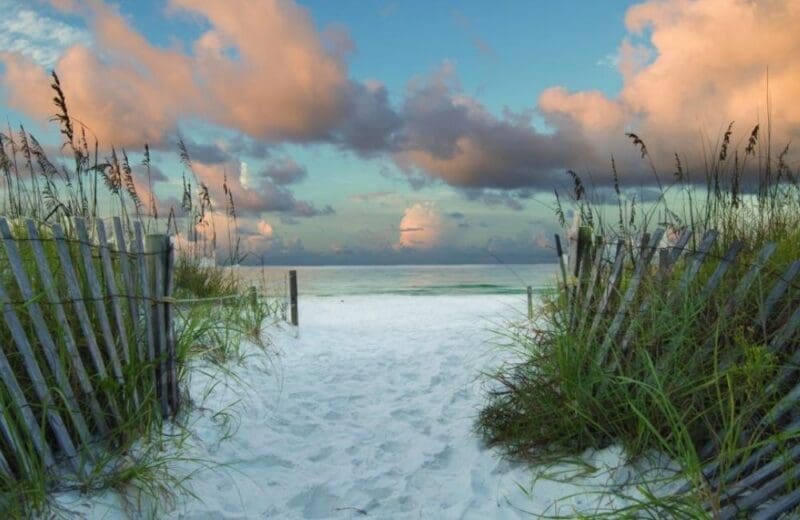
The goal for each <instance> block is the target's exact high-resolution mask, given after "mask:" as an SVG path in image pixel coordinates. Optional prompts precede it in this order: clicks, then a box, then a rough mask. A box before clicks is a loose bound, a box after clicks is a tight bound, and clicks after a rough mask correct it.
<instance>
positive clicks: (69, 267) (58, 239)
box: [50, 223, 122, 422]
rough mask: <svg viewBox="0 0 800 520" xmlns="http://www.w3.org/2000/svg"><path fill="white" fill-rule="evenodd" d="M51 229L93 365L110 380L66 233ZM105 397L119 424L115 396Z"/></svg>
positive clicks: (108, 392) (119, 418)
mask: <svg viewBox="0 0 800 520" xmlns="http://www.w3.org/2000/svg"><path fill="white" fill-rule="evenodd" d="M50 229H51V230H52V231H53V239H54V241H55V244H56V251H57V252H58V258H59V260H60V261H61V272H62V273H63V274H64V280H65V281H66V283H67V292H68V293H69V297H70V299H72V306H73V309H74V310H75V315H76V319H77V321H78V324H79V326H80V328H81V332H82V333H83V337H84V339H85V340H86V345H87V347H88V349H89V355H90V356H91V358H92V364H93V365H94V369H95V371H96V372H97V374H98V375H99V376H100V378H101V379H103V380H105V379H108V378H109V374H108V371H107V370H106V365H105V360H103V356H102V355H101V354H100V347H99V345H98V343H97V338H96V337H95V334H94V328H93V327H92V321H91V318H89V312H88V311H87V309H86V305H84V302H83V300H84V297H83V293H82V292H81V289H80V284H79V283H78V277H77V275H76V274H75V268H74V266H73V264H72V255H71V254H70V252H69V247H68V246H67V242H66V237H65V236H64V231H63V230H62V229H61V225H60V224H58V223H55V224H53V225H52V226H50ZM105 395H106V399H107V400H108V405H109V408H111V411H112V413H113V415H114V417H115V419H116V420H117V422H120V421H121V419H122V415H121V414H120V412H119V407H118V406H117V402H116V399H115V398H114V395H113V394H112V393H111V392H110V391H108V390H107V391H106V392H105Z"/></svg>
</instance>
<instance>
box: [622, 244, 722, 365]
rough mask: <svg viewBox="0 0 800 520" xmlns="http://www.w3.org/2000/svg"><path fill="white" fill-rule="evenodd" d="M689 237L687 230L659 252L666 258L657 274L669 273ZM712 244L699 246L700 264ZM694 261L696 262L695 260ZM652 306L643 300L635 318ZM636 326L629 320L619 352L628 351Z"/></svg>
mask: <svg viewBox="0 0 800 520" xmlns="http://www.w3.org/2000/svg"><path fill="white" fill-rule="evenodd" d="M691 236H692V232H690V231H689V230H686V231H684V232H683V233H682V234H681V236H680V237H678V241H677V242H676V243H675V245H673V246H671V247H669V248H667V249H661V250H659V251H660V252H666V254H665V255H663V256H666V259H665V260H664V261H663V264H661V263H660V264H659V273H661V272H662V270H663V271H669V270H670V269H671V268H672V265H673V264H674V263H675V262H676V261H677V260H678V258H680V255H681V253H682V252H683V250H684V248H685V246H686V244H687V243H688V242H689V239H690V238H691ZM712 244H713V241H711V242H704V243H703V244H701V246H700V247H701V249H700V251H699V253H700V254H701V255H702V257H701V258H700V259H699V260H700V264H702V261H703V260H704V259H705V255H706V254H707V253H708V249H710V247H711V245H712ZM696 261H697V259H696ZM659 262H661V260H659ZM698 269H699V267H698ZM696 274H697V271H694V273H693V274H690V275H689V276H688V278H684V280H682V283H681V285H682V286H686V287H688V285H689V283H690V282H691V280H692V278H694V275H696ZM675 294H677V293H675ZM667 297H668V298H674V294H672V293H671V294H669V295H667ZM652 304H653V297H652V296H650V297H649V298H647V299H645V300H644V301H643V302H642V303H641V304H640V305H639V310H638V311H637V313H636V317H639V316H644V315H646V314H647V312H648V311H649V310H650V307H651V305H652ZM636 324H637V320H636V319H635V318H634V319H631V320H630V323H629V324H628V328H627V330H626V331H625V333H624V334H623V335H622V342H621V346H622V348H621V350H622V352H626V351H627V350H628V347H629V346H630V344H631V341H633V338H634V336H635V335H636ZM611 368H612V370H616V364H615V363H614V364H613V365H612V367H611Z"/></svg>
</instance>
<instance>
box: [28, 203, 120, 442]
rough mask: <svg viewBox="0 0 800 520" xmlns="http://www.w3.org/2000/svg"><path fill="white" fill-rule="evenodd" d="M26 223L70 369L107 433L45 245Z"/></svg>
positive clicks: (104, 431)
mask: <svg viewBox="0 0 800 520" xmlns="http://www.w3.org/2000/svg"><path fill="white" fill-rule="evenodd" d="M25 225H26V227H27V229H28V238H30V240H31V247H32V248H33V258H34V260H35V261H36V267H37V269H38V271H39V277H40V278H41V280H42V286H43V287H44V290H45V295H46V296H47V300H48V302H49V303H50V306H51V307H52V309H53V311H54V312H55V315H56V322H57V324H58V327H59V330H60V334H61V337H62V339H63V341H64V345H65V346H66V348H67V352H68V353H69V356H70V360H71V361H72V369H73V370H74V371H75V375H76V376H77V379H78V384H79V385H80V388H81V393H82V395H83V397H84V398H85V399H86V400H87V401H88V402H89V409H90V411H91V412H92V418H93V419H94V422H95V425H96V426H97V428H98V429H99V430H100V433H101V434H106V433H108V423H107V422H106V419H105V414H104V413H103V410H102V408H101V407H100V403H99V402H98V401H97V397H96V396H95V393H94V388H93V386H92V382H91V380H90V379H89V373H88V372H87V371H86V367H85V366H84V364H83V359H82V358H81V355H80V352H79V351H78V345H77V343H76V341H75V337H74V336H73V334H72V326H71V325H70V323H69V320H68V319H67V314H66V312H65V311H64V304H63V303H62V302H61V301H60V298H59V295H58V293H57V291H56V283H55V280H54V278H53V275H52V273H51V272H50V265H49V264H48V262H47V257H46V256H45V253H44V249H43V248H42V244H41V241H40V238H39V231H38V230H37V228H36V223H35V222H34V221H33V220H31V219H27V220H26V221H25Z"/></svg>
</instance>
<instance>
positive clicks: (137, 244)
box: [131, 222, 156, 363]
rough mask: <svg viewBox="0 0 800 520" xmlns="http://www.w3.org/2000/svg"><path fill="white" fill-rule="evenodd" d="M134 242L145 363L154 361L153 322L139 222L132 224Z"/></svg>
mask: <svg viewBox="0 0 800 520" xmlns="http://www.w3.org/2000/svg"><path fill="white" fill-rule="evenodd" d="M133 233H134V240H133V242H132V243H131V251H132V253H133V255H134V256H135V257H136V262H135V263H134V266H136V267H137V268H138V273H139V276H138V279H137V282H138V284H139V289H140V291H141V293H142V300H143V304H142V305H143V306H144V308H145V309H144V312H143V318H144V323H145V332H146V341H147V361H148V362H151V363H152V362H153V361H154V360H155V357H156V356H155V345H154V344H153V321H152V313H151V312H150V308H151V307H152V305H153V302H152V298H151V295H150V277H149V274H148V272H147V264H146V259H145V253H144V239H143V236H142V225H141V223H139V222H134V223H133Z"/></svg>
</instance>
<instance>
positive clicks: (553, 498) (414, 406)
mask: <svg viewBox="0 0 800 520" xmlns="http://www.w3.org/2000/svg"><path fill="white" fill-rule="evenodd" d="M524 308H525V302H524V300H522V299H520V297H517V296H458V297H455V296H424V297H415V296H370V295H367V296H351V297H344V298H343V299H340V298H306V299H304V300H303V301H302V302H301V323H302V326H301V328H300V331H299V335H298V336H297V337H295V333H294V331H292V330H286V329H289V328H288V327H286V328H285V330H282V331H278V332H274V331H273V332H272V334H273V336H274V337H273V339H274V342H275V344H276V347H277V354H276V355H273V356H272V359H271V361H270V363H271V365H270V364H267V367H266V368H267V370H265V366H264V365H265V362H264V360H263V356H260V355H255V356H253V357H251V358H250V359H249V361H247V362H245V363H244V365H243V366H241V367H237V368H236V369H235V370H236V374H237V376H238V377H239V378H240V379H241V380H242V383H244V384H242V383H238V382H236V381H234V380H231V381H230V383H229V386H228V387H227V388H226V387H222V386H217V387H216V388H214V390H213V391H211V393H210V394H209V396H208V397H207V399H206V400H205V401H204V402H203V403H199V404H200V405H201V407H199V408H198V409H196V410H194V411H193V412H192V414H191V417H190V419H189V423H190V424H191V425H192V426H191V430H192V432H193V434H192V438H191V440H190V443H189V448H188V450H187V451H186V452H185V453H184V455H185V456H188V457H199V458H202V459H206V460H210V461H212V462H213V463H215V464H221V465H222V466H221V467H219V468H217V469H213V470H204V471H202V472H200V473H198V474H195V475H194V476H193V478H192V480H191V482H190V483H189V487H190V488H191V489H192V491H193V492H194V493H195V494H196V495H197V497H198V498H199V499H194V498H179V499H178V500H177V501H176V502H175V503H173V504H162V507H165V508H168V509H170V515H171V516H172V517H174V518H361V517H371V518H432V519H433V518H436V519H449V518H453V519H456V518H475V519H484V518H521V517H527V516H528V514H526V512H532V513H539V514H541V513H546V514H553V513H560V514H569V513H570V512H571V511H573V508H577V509H580V510H582V511H583V512H585V513H588V514H591V513H592V512H593V511H596V510H597V508H598V507H600V508H603V507H607V506H608V505H609V500H610V499H609V498H608V497H604V496H598V495H595V494H585V493H583V492H584V491H591V490H592V489H593V488H592V486H594V485H595V484H608V483H611V482H617V483H618V484H623V481H624V480H626V479H627V478H629V477H630V470H629V469H628V468H625V467H622V466H620V457H619V455H620V454H619V450H616V449H613V448H612V449H608V450H604V451H602V452H598V453H594V454H587V456H586V460H587V461H588V462H590V463H591V464H592V465H593V466H595V467H597V468H598V470H599V471H597V472H595V473H593V474H592V475H590V476H588V477H584V478H581V479H579V480H577V481H576V483H574V484H560V483H557V482H553V481H549V480H546V479H544V480H542V479H540V480H535V481H534V479H533V474H532V472H531V470H530V469H528V468H525V467H522V466H519V465H514V464H510V463H508V462H506V461H504V460H502V459H501V458H500V457H499V455H498V453H497V452H496V451H494V450H489V449H486V448H485V446H483V445H482V443H481V441H480V439H479V438H478V437H477V436H476V435H475V434H474V433H473V430H472V428H473V424H474V418H475V416H476V414H477V413H478V410H479V408H480V405H481V401H482V397H481V392H482V390H483V383H482V382H481V381H480V379H479V373H480V372H481V371H482V370H486V369H488V368H489V367H491V366H492V365H494V364H496V363H498V362H499V360H498V356H499V355H500V354H498V351H497V350H496V348H495V346H494V343H495V342H496V337H494V336H493V335H492V334H491V332H490V329H491V328H492V327H493V326H494V325H497V324H501V323H502V322H503V321H504V320H507V319H510V318H519V313H520V312H522V311H523V309H524ZM206 383H207V380H206V379H205V378H204V377H203V376H202V375H200V374H195V375H194V376H193V380H192V387H191V390H192V394H193V396H194V397H195V398H196V399H198V398H199V396H201V395H202V394H203V393H204V391H205V390H206V389H207V388H206ZM237 401H238V402H237ZM232 404H233V406H232V407H231V409H230V410H231V411H233V412H234V414H235V415H238V421H240V424H239V425H238V429H236V431H235V433H233V435H232V437H230V438H228V439H225V440H221V439H220V437H221V436H222V435H223V433H224V432H225V431H228V430H226V428H225V427H224V425H223V426H220V423H221V422H223V421H222V419H223V418H224V416H220V415H216V416H215V414H214V411H216V410H220V409H222V408H224V407H226V406H229V405H232ZM570 468H571V469H573V470H574V469H575V468H574V467H572V466H564V467H557V468H549V470H548V472H551V473H553V472H555V473H558V472H559V471H561V470H565V471H566V470H569V469H570ZM191 469H193V468H192V467H191V466H189V465H188V464H184V463H181V464H179V465H178V467H177V468H176V471H178V472H181V471H183V472H186V471H190V470H191ZM59 503H61V504H62V505H64V506H66V507H68V508H69V509H70V510H72V511H74V512H76V513H79V514H81V515H86V516H93V517H118V516H123V515H124V513H123V512H122V511H121V509H120V505H119V504H120V502H119V500H118V499H117V498H116V497H114V496H113V495H112V494H111V493H105V494H102V495H99V496H91V497H86V496H77V495H74V494H73V495H63V496H60V497H59ZM159 516H160V515H159Z"/></svg>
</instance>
